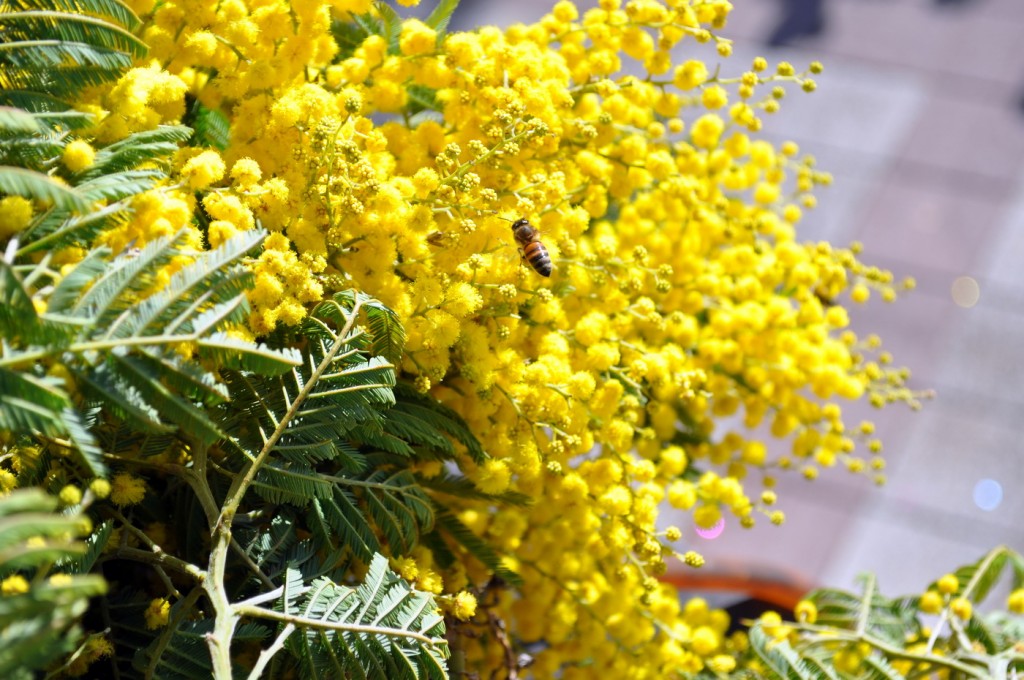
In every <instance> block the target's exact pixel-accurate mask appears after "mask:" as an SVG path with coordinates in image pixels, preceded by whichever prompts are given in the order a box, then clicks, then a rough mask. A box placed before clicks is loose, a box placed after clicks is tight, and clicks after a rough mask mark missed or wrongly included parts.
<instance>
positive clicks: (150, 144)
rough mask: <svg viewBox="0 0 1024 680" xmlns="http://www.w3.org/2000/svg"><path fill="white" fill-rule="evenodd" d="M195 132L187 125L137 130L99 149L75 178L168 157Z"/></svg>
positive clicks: (109, 172) (100, 173) (110, 173)
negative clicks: (90, 162) (87, 166)
mask: <svg viewBox="0 0 1024 680" xmlns="http://www.w3.org/2000/svg"><path fill="white" fill-rule="evenodd" d="M191 136H192V130H191V129H189V128H187V127H185V126H184V125H161V126H159V127H157V128H155V129H153V130H145V131H143V132H136V133H135V134H133V135H130V136H128V137H126V138H125V139H122V140H120V141H117V142H114V143H113V144H111V145H109V146H105V147H103V148H101V149H99V150H98V151H97V152H96V158H95V159H94V161H93V164H92V165H91V166H90V167H89V168H87V169H86V170H83V171H82V172H81V173H80V174H79V175H77V176H76V177H75V179H76V181H83V180H90V179H95V178H97V177H102V176H105V175H114V174H115V173H121V172H124V171H125V170H131V169H133V168H137V167H138V166H140V165H142V164H143V163H151V162H154V161H159V160H161V159H164V158H167V157H169V156H170V155H171V154H173V153H174V152H175V151H177V150H178V147H179V146H180V145H181V144H183V143H185V142H187V141H188V140H189V138H190V137H191Z"/></svg>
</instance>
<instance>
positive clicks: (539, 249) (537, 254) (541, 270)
mask: <svg viewBox="0 0 1024 680" xmlns="http://www.w3.org/2000/svg"><path fill="white" fill-rule="evenodd" d="M523 255H525V256H526V261H527V262H529V263H530V266H531V267H533V269H534V271H536V272H537V273H538V274H540V275H541V276H551V270H552V265H551V256H550V255H548V249H547V248H545V247H544V244H543V243H541V242H540V241H533V242H532V243H528V244H527V245H526V247H525V248H523Z"/></svg>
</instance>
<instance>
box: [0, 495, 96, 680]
mask: <svg viewBox="0 0 1024 680" xmlns="http://www.w3.org/2000/svg"><path fill="white" fill-rule="evenodd" d="M56 506H57V502H56V499H54V498H52V497H49V496H47V495H45V494H44V493H43V492H42V491H39V490H36V489H26V490H18V491H14V492H13V493H11V494H10V495H8V496H6V497H3V498H0V579H3V578H6V577H8V576H10V575H11V574H13V573H15V572H22V573H23V574H24V575H26V576H27V577H28V578H27V579H26V585H27V590H26V591H25V592H23V593H10V594H5V595H4V596H3V597H0V673H3V674H4V675H5V676H7V677H12V676H13V677H17V676H16V675H14V674H16V673H20V674H22V677H25V673H26V671H27V670H42V669H43V668H44V667H46V666H48V665H49V664H51V663H52V662H53V661H55V660H56V659H58V658H59V657H61V656H62V655H64V654H67V653H68V652H70V651H71V650H72V649H74V645H75V642H76V641H77V640H78V639H79V638H80V637H81V630H80V629H79V627H78V625H77V621H78V619H79V618H80V617H81V616H82V614H83V613H84V612H85V610H86V607H87V606H88V602H89V598H91V597H96V596H98V595H102V594H103V593H105V592H106V583H105V582H104V580H103V579H102V578H100V577H99V576H68V577H66V578H63V579H60V580H57V581H54V580H50V579H45V578H40V579H35V578H33V574H34V573H35V572H36V570H37V569H40V568H47V567H49V566H50V565H51V564H53V563H54V562H58V561H63V560H71V559H75V558H78V557H79V556H81V555H82V554H83V553H84V552H85V546H84V545H83V544H82V543H80V542H77V541H73V540H71V539H70V538H69V537H70V536H74V535H77V534H78V533H79V532H80V531H81V528H82V524H81V521H80V520H79V519H78V518H76V517H69V516H64V515H61V514H58V513H56V512H55V509H56ZM30 539H31V542H30Z"/></svg>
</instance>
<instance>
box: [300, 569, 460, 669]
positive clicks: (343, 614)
mask: <svg viewBox="0 0 1024 680" xmlns="http://www.w3.org/2000/svg"><path fill="white" fill-rule="evenodd" d="M291 593H295V594H299V596H298V597H297V598H295V599H294V600H291V599H286V601H285V602H284V603H283V610H284V613H286V614H288V613H292V614H293V615H294V616H296V617H300V618H301V619H302V620H303V622H309V623H308V625H307V626H306V629H305V631H304V632H303V633H302V634H300V635H292V636H290V638H289V640H288V647H289V649H290V650H291V651H292V652H293V653H294V654H295V655H296V657H298V658H300V659H302V664H301V667H302V673H301V674H302V676H303V677H335V678H343V677H359V678H373V677H376V678H389V679H391V680H420V679H421V678H430V679H431V680H434V679H438V680H440V679H442V678H446V677H447V672H446V670H445V662H444V660H445V659H446V658H447V657H448V643H447V641H446V640H445V639H444V619H442V618H441V616H439V615H438V614H437V613H436V605H435V604H434V602H433V598H431V597H430V596H429V595H426V594H424V593H418V592H415V591H414V590H412V589H411V588H410V587H409V586H408V584H406V583H405V581H403V580H402V579H401V578H399V577H398V575H397V574H395V573H394V572H392V571H391V570H389V569H388V568H387V560H386V559H385V558H384V557H382V556H380V555H376V556H375V557H374V558H373V561H372V562H371V563H370V569H369V571H368V572H367V574H366V578H365V579H364V581H363V583H362V585H360V586H359V587H358V588H349V587H347V586H343V585H339V584H336V583H332V582H331V581H330V580H328V579H317V580H315V581H313V583H312V584H311V585H310V587H308V588H303V589H299V588H295V589H293V590H291V591H289V594H291Z"/></svg>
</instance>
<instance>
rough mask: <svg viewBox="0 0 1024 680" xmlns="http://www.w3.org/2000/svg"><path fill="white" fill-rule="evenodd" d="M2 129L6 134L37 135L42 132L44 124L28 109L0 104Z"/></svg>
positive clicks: (0, 126) (0, 127) (0, 125)
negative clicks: (23, 109)
mask: <svg viewBox="0 0 1024 680" xmlns="http://www.w3.org/2000/svg"><path fill="white" fill-rule="evenodd" d="M0 131H2V132H3V134H5V135H13V134H25V135H34V134H35V135H37V134H42V132H43V126H42V125H40V124H39V120H38V119H37V118H36V117H35V116H33V115H32V114H31V113H29V112H28V111H22V110H21V109H16V108H13V107H10V106H0Z"/></svg>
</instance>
